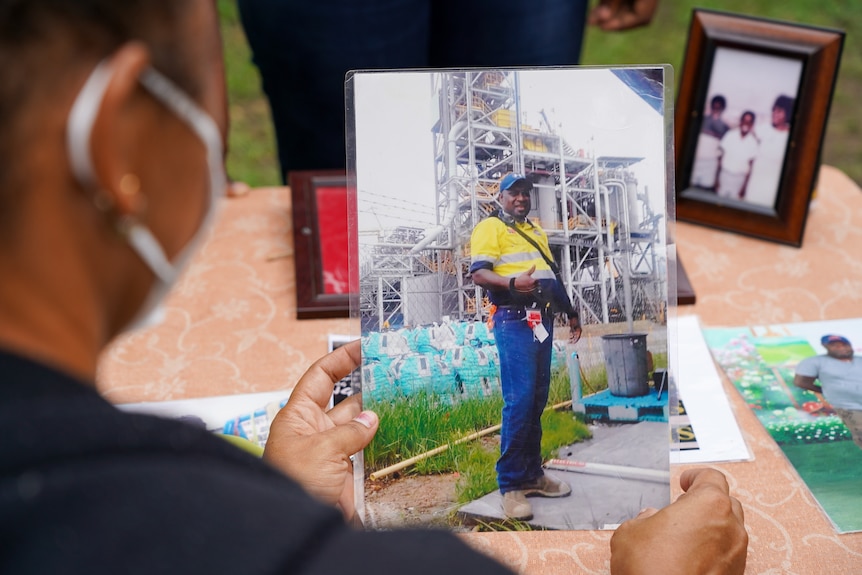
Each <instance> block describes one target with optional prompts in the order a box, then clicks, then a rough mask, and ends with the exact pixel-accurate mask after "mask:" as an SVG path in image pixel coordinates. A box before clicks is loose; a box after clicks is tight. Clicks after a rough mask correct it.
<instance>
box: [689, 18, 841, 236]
mask: <svg viewBox="0 0 862 575" xmlns="http://www.w3.org/2000/svg"><path fill="white" fill-rule="evenodd" d="M843 43H844V32H843V31H840V30H833V29H826V28H818V27H813V26H805V25H799V24H792V23H786V22H776V21H772V20H765V19H761V18H753V17H749V16H741V15H736V14H728V13H723V12H716V11H710V10H701V9H695V10H694V11H693V12H692V19H691V26H690V29H689V37H688V47H687V49H686V54H685V60H684V63H683V71H682V76H681V79H680V87H679V95H678V97H677V103H676V113H675V127H674V132H675V156H676V157H675V160H676V213H677V218H678V219H679V220H683V221H689V222H693V223H697V224H703V225H707V226H712V227H715V228H720V229H723V230H728V231H732V232H737V233H741V234H745V235H749V236H754V237H757V238H761V239H765V240H771V241H775V242H780V243H784V244H788V245H792V246H797V247H798V246H800V245H801V244H802V235H803V232H804V228H805V220H806V218H807V215H808V204H809V200H810V198H811V194H812V191H813V189H814V186H815V184H816V178H817V172H818V168H819V165H820V153H821V147H822V143H823V136H824V133H825V130H826V121H827V118H828V115H829V107H830V104H831V101H832V93H833V90H834V86H835V81H836V78H837V74H838V66H839V62H840V59H841V51H842V48H843ZM746 129H747V130H748V131H747V132H746ZM752 135H753V136H754V139H753V140H752V139H751V136H752Z"/></svg>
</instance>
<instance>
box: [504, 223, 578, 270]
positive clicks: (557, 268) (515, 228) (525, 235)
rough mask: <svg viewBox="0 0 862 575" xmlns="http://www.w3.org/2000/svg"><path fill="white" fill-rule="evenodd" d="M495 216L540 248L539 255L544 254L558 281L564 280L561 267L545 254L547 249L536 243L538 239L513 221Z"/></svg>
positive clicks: (543, 256) (544, 258)
mask: <svg viewBox="0 0 862 575" xmlns="http://www.w3.org/2000/svg"><path fill="white" fill-rule="evenodd" d="M494 217H495V218H497V219H498V220H500V221H501V222H503V223H504V224H506V225H507V226H508V227H510V228H512V229H513V230H515V231H516V232H518V234H519V235H520V236H521V237H522V238H524V239H525V240H527V243H529V244H530V245H532V246H533V247H534V248H536V250H538V252H539V255H541V256H542V259H543V260H545V263H546V264H548V266H549V267H550V268H551V271H552V272H554V275H555V276H557V280H558V281H560V282H562V280H561V279H560V268H559V267H558V266H557V263H556V262H555V261H554V260H553V259H551V258H549V257H548V256H547V254H545V250H543V249H542V248H541V247H540V246H539V244H537V243H536V241H535V240H534V239H533V238H531V237H530V236H528V235H527V234H525V233H524V232H523V230H521V229H520V228H519V227H518V226H516V225H515V224H514V223H513V222H508V221H506V220H504V219H503V218H501V217H500V216H499V215H495V216H494Z"/></svg>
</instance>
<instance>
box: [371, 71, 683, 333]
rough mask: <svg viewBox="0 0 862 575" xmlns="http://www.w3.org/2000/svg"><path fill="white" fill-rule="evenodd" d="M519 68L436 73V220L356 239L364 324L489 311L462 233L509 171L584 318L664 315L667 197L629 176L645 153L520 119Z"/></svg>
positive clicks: (485, 211)
mask: <svg viewBox="0 0 862 575" xmlns="http://www.w3.org/2000/svg"><path fill="white" fill-rule="evenodd" d="M520 74H521V73H520V72H518V71H466V72H448V73H435V74H433V79H432V81H431V86H432V98H433V101H434V104H435V105H434V106H433V109H434V117H433V118H432V121H431V125H430V126H429V137H433V138H434V141H435V146H434V154H435V156H434V165H435V179H436V222H437V224H436V225H435V226H433V227H430V228H429V229H423V228H420V227H406V226H405V227H401V228H397V229H396V230H394V231H392V232H389V233H388V234H387V235H385V236H381V237H378V238H375V241H374V242H372V243H371V244H369V243H367V242H366V243H365V244H364V247H363V248H362V252H361V253H360V261H361V266H360V282H361V286H360V288H361V289H360V293H361V295H360V310H359V311H360V315H361V318H362V321H363V330H366V329H370V330H378V329H383V328H387V327H392V328H396V327H401V326H407V325H410V326H416V325H423V324H430V323H433V322H439V321H440V320H441V319H443V318H446V317H449V318H451V319H452V320H471V319H474V320H483V319H486V317H487V314H488V307H489V303H488V299H487V297H486V296H485V295H484V293H483V290H482V288H480V287H478V286H476V285H474V284H473V282H472V281H471V279H470V276H469V273H468V270H469V266H470V234H471V232H472V230H473V228H474V226H475V225H476V224H477V223H478V222H479V221H480V220H482V219H483V218H485V217H487V216H488V215H489V214H491V213H492V212H494V210H496V209H498V208H499V204H498V203H497V199H496V198H497V191H498V190H497V186H498V181H499V180H500V178H501V177H502V176H503V175H504V174H506V173H508V172H516V173H521V174H525V175H526V176H527V177H529V178H530V179H531V180H532V182H533V184H534V190H533V192H532V206H533V209H532V211H531V213H530V216H529V217H530V218H531V219H533V220H534V221H536V222H538V223H539V224H540V225H541V226H542V228H543V229H545V231H546V232H547V234H548V237H549V241H550V244H551V248H552V251H553V252H554V257H555V259H556V261H557V262H558V264H559V266H560V269H561V271H562V281H563V283H564V285H565V289H566V291H567V292H568V294H569V296H570V298H571V299H572V301H573V303H574V305H575V307H576V309H578V310H579V311H580V314H581V319H582V322H583V323H609V322H618V321H628V322H629V323H631V321H632V320H639V319H648V320H652V321H657V322H659V323H663V319H664V314H665V311H666V310H665V305H666V301H667V294H666V286H667V276H666V257H665V254H664V242H663V240H664V236H663V232H662V230H663V227H664V225H665V221H664V211H665V206H664V205H661V206H653V205H651V203H650V199H649V194H648V193H647V190H646V189H645V188H643V187H641V186H640V185H639V183H638V180H637V178H636V177H635V174H634V172H633V170H632V167H633V166H636V165H637V164H638V163H639V162H641V161H642V160H643V158H641V157H625V156H609V155H598V156H597V155H596V154H595V152H594V150H593V146H592V143H591V141H590V135H589V134H584V141H578V142H568V141H567V140H566V139H565V138H564V136H563V134H562V130H561V129H560V127H559V126H553V125H551V122H550V121H549V120H548V118H547V116H546V115H545V114H544V112H542V113H541V114H540V117H541V118H542V120H541V121H540V122H539V125H538V126H531V125H527V124H526V123H524V121H523V117H524V114H522V110H521V97H520V88H519V76H520ZM621 81H622V80H621ZM360 209H361V208H360Z"/></svg>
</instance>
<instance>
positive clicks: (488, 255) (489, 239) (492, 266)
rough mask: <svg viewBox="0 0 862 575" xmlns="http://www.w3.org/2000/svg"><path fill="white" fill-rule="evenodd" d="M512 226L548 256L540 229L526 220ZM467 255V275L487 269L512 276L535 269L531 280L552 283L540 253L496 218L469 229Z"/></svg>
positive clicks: (544, 238) (544, 239)
mask: <svg viewBox="0 0 862 575" xmlns="http://www.w3.org/2000/svg"><path fill="white" fill-rule="evenodd" d="M515 225H516V226H518V229H520V230H521V231H522V232H524V233H525V234H527V235H528V236H529V237H530V238H532V239H533V241H535V242H536V244H538V245H539V247H540V248H542V250H543V251H544V252H545V255H546V256H548V257H551V250H550V248H549V246H548V236H547V235H546V234H545V231H544V230H543V229H542V228H540V227H539V226H537V225H535V224H533V223H531V222H529V221H524V222H515ZM470 254H471V264H470V273H472V272H474V271H476V270H478V269H489V270H492V271H494V272H495V273H497V274H499V275H501V276H503V277H515V276H518V275H520V274H522V273H524V272H526V271H528V270H529V269H530V267H532V266H536V271H535V272H534V273H533V277H534V278H536V279H537V280H551V281H554V280H555V276H554V272H553V271H551V267H550V266H549V265H548V263H547V262H546V261H545V258H543V257H542V254H540V253H539V251H538V250H537V249H536V248H535V247H533V246H532V245H530V243H529V242H528V241H527V240H525V239H524V238H523V237H521V235H520V234H519V233H518V232H516V231H515V230H513V229H512V228H510V227H509V226H507V225H506V224H505V223H504V222H503V221H501V220H500V219H499V218H497V217H489V218H485V219H484V220H482V221H481V222H479V223H478V224H477V225H476V227H475V228H473V234H472V235H471V237H470ZM543 283H544V282H543Z"/></svg>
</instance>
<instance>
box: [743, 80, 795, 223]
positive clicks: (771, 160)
mask: <svg viewBox="0 0 862 575" xmlns="http://www.w3.org/2000/svg"><path fill="white" fill-rule="evenodd" d="M792 114H793V98H791V97H790V96H785V95H781V96H778V98H776V99H775V104H774V105H773V106H772V115H771V117H770V121H769V122H762V123H760V124H758V125H757V126H756V127H755V128H754V135H755V136H756V137H757V140H758V142H759V143H760V145H759V146H758V149H757V156H756V157H755V158H754V164H752V166H751V177H750V178H749V179H748V186H747V187H746V192H745V201H747V202H751V203H753V204H758V205H762V206H770V207H771V206H774V205H775V196H776V194H777V192H778V183H779V181H780V180H781V168H782V167H783V166H784V154H785V152H786V151H787V139H788V137H789V136H790V118H791V115H792Z"/></svg>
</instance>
